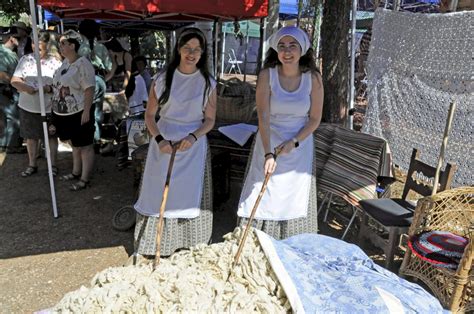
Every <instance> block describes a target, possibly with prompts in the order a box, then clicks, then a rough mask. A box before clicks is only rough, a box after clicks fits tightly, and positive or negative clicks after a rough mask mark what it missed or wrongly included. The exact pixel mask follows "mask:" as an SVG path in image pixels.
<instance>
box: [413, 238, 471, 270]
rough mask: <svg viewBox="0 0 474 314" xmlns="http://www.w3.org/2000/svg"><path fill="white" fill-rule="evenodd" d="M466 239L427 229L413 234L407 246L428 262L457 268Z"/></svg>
mask: <svg viewBox="0 0 474 314" xmlns="http://www.w3.org/2000/svg"><path fill="white" fill-rule="evenodd" d="M467 243H468V239H466V238H464V237H461V236H458V235H457V234H454V233H451V232H446V231H429V232H423V233H421V234H417V235H414V236H412V237H411V238H410V240H409V241H408V246H409V247H410V249H411V250H412V251H413V253H414V254H415V255H417V256H418V257H419V258H421V259H422V260H424V261H427V262H429V263H430V264H433V265H436V266H439V267H445V268H451V269H457V267H458V265H459V261H460V259H461V258H462V255H463V253H464V249H465V248H466V245H467Z"/></svg>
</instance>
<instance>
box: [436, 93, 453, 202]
mask: <svg viewBox="0 0 474 314" xmlns="http://www.w3.org/2000/svg"><path fill="white" fill-rule="evenodd" d="M455 111H456V103H455V102H451V104H450V105H449V112H448V118H447V119H446V126H445V128H444V134H443V142H442V143H441V149H440V151H439V157H438V165H437V166H436V172H435V178H434V182H433V191H432V192H431V195H435V194H436V192H438V183H439V176H440V173H441V167H442V166H443V163H444V154H445V151H446V147H448V138H449V133H450V132H451V127H452V125H453V118H454V112H455Z"/></svg>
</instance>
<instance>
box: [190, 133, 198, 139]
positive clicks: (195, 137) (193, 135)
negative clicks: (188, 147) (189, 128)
mask: <svg viewBox="0 0 474 314" xmlns="http://www.w3.org/2000/svg"><path fill="white" fill-rule="evenodd" d="M188 135H191V136H192V137H194V141H197V140H198V138H197V136H196V135H195V134H194V133H192V132H191V133H189V134H188Z"/></svg>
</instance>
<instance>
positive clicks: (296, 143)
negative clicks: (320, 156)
mask: <svg viewBox="0 0 474 314" xmlns="http://www.w3.org/2000/svg"><path fill="white" fill-rule="evenodd" d="M292 141H293V144H295V148H297V147H298V146H300V142H299V141H298V139H297V138H296V137H293V139H292Z"/></svg>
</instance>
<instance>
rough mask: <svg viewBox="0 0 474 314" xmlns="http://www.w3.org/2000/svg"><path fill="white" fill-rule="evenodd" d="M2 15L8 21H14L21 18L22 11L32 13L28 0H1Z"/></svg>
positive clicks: (0, 9)
mask: <svg viewBox="0 0 474 314" xmlns="http://www.w3.org/2000/svg"><path fill="white" fill-rule="evenodd" d="M0 11H1V13H0V14H1V15H2V17H3V18H4V20H6V22H9V23H10V22H13V21H16V20H18V19H19V18H20V15H21V14H22V13H28V14H29V13H30V7H29V4H28V1H25V0H0Z"/></svg>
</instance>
